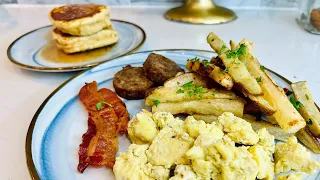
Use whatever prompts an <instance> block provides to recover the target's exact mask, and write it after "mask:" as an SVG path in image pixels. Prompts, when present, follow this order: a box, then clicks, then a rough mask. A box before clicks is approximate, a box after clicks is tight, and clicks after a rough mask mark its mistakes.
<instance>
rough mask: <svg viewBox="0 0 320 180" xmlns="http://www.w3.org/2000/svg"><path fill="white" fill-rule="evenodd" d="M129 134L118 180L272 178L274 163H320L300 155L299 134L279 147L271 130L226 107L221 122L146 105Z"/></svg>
mask: <svg viewBox="0 0 320 180" xmlns="http://www.w3.org/2000/svg"><path fill="white" fill-rule="evenodd" d="M128 134H129V137H130V139H131V141H132V142H133V143H134V144H132V145H130V147H129V148H128V150H127V151H126V152H124V153H121V155H120V156H119V157H117V158H116V163H115V166H114V168H113V171H114V173H115V177H116V179H118V180H127V179H133V180H135V179H137V180H138V179H139V180H140V179H148V180H149V179H150V180H154V179H159V180H165V179H166V180H168V179H169V180H211V179H212V180H215V179H219V180H233V179H235V180H238V179H239V180H255V179H266V180H272V179H274V176H275V169H274V167H276V173H277V172H284V171H288V170H290V169H294V170H302V171H305V172H311V170H314V169H316V168H319V165H318V164H317V163H316V162H312V161H310V160H309V159H308V160H306V159H304V158H305V156H303V157H302V155H299V153H298V152H300V153H306V152H305V148H304V147H303V146H301V145H300V144H298V145H297V143H296V142H294V141H293V140H294V139H290V140H289V142H288V143H286V144H282V145H277V146H276V145H275V142H274V137H273V136H272V135H270V134H269V133H268V131H267V130H266V129H260V130H259V131H257V132H255V131H253V129H252V127H251V125H250V123H248V122H247V121H245V120H243V119H241V118H238V117H236V116H234V115H233V114H232V113H227V112H226V113H223V114H222V115H221V116H220V117H219V118H218V121H217V122H212V123H205V122H204V121H197V120H195V119H194V118H193V117H192V116H189V117H187V118H186V119H185V120H184V121H182V120H180V119H178V118H174V117H173V115H172V114H170V113H166V112H156V113H154V114H151V113H150V112H148V111H146V110H142V111H141V112H140V113H138V114H137V115H136V116H135V117H133V119H132V120H131V121H130V122H129V128H128ZM300 146H301V147H302V148H301V147H300ZM303 148H304V149H303ZM288 151H291V152H288ZM295 151H297V152H295ZM274 153H275V155H276V161H275V163H274V162H273V157H272V156H273V154H274ZM295 158H297V159H298V160H299V161H296V160H293V159H295ZM286 162H289V163H286ZM299 163H300V164H301V165H297V164H299ZM277 168H278V169H277ZM304 168H306V169H304ZM170 170H172V172H171V173H170ZM170 174H171V176H170Z"/></svg>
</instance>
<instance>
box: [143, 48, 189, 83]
mask: <svg viewBox="0 0 320 180" xmlns="http://www.w3.org/2000/svg"><path fill="white" fill-rule="evenodd" d="M143 69H144V72H145V73H146V75H147V76H148V77H149V78H150V79H151V80H152V81H153V82H155V83H157V84H158V85H163V83H164V82H165V81H166V80H168V79H169V78H172V77H174V76H175V75H176V74H177V73H179V72H184V70H183V69H182V68H181V67H180V66H179V65H178V64H177V63H176V62H174V61H172V60H171V59H168V58H166V57H164V56H162V55H160V54H155V53H151V54H149V56H148V58H147V59H146V61H145V62H144V63H143Z"/></svg>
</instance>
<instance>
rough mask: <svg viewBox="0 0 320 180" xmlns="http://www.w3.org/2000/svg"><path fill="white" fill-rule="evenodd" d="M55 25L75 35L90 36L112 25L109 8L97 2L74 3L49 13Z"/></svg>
mask: <svg viewBox="0 0 320 180" xmlns="http://www.w3.org/2000/svg"><path fill="white" fill-rule="evenodd" d="M49 18H50V20H51V21H52V23H53V25H54V26H55V27H56V28H58V29H59V30H60V31H62V32H64V33H67V34H71V35H73V36H89V35H92V34H95V33H97V32H99V31H101V30H102V29H104V28H106V27H108V26H111V21H110V18H109V8H108V7H107V6H104V5H95V4H72V5H66V6H61V7H57V8H54V9H53V10H52V11H51V12H50V13H49Z"/></svg>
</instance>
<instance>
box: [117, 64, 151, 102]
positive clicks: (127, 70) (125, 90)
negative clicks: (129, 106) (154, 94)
mask: <svg viewBox="0 0 320 180" xmlns="http://www.w3.org/2000/svg"><path fill="white" fill-rule="evenodd" d="M153 86H154V83H153V82H152V81H151V80H150V79H149V78H148V77H147V76H146V75H145V74H144V71H143V67H131V66H130V65H128V66H126V67H124V68H123V69H122V70H121V71H119V72H117V73H116V74H115V75H114V79H113V87H114V89H115V90H116V93H117V94H118V95H119V96H121V97H123V98H126V99H143V98H144V97H145V95H146V92H147V91H148V90H149V89H150V88H152V87H153Z"/></svg>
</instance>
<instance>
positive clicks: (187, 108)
mask: <svg viewBox="0 0 320 180" xmlns="http://www.w3.org/2000/svg"><path fill="white" fill-rule="evenodd" d="M243 107H244V100H243V99H241V98H239V99H201V100H194V101H182V102H174V103H162V102H161V101H160V103H158V104H157V106H156V105H154V106H152V112H169V113H171V114H182V113H184V114H190V115H192V114H207V115H215V116H220V115H221V114H222V113H224V112H231V113H233V114H234V115H236V116H238V117H242V115H243Z"/></svg>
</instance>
